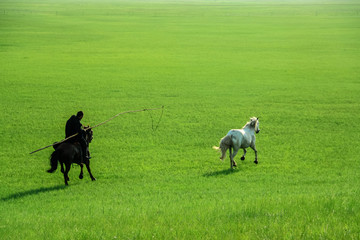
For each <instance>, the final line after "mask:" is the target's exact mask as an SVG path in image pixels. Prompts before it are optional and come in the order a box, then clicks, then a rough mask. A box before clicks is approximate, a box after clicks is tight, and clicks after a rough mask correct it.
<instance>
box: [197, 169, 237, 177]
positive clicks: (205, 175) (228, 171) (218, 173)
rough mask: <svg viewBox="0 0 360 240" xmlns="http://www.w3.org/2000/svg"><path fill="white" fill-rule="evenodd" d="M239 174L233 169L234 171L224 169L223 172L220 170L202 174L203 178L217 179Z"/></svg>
mask: <svg viewBox="0 0 360 240" xmlns="http://www.w3.org/2000/svg"><path fill="white" fill-rule="evenodd" d="M237 172H240V170H239V169H237V168H235V169H231V168H228V169H224V170H220V171H215V172H208V173H205V174H203V177H217V176H224V175H225V176H226V175H230V174H234V173H237Z"/></svg>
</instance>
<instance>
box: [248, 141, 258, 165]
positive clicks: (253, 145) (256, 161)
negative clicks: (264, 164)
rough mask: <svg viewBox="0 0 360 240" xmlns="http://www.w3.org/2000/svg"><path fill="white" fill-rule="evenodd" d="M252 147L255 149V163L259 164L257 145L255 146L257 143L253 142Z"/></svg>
mask: <svg viewBox="0 0 360 240" xmlns="http://www.w3.org/2000/svg"><path fill="white" fill-rule="evenodd" d="M250 147H251V148H252V149H253V150H254V152H255V161H254V163H255V164H258V160H257V150H256V146H255V144H252V145H251V146H250Z"/></svg>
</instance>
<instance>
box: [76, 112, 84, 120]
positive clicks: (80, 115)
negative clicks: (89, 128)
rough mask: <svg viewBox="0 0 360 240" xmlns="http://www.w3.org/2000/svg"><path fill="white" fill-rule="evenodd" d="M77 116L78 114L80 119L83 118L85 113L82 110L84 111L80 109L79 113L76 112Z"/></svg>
mask: <svg viewBox="0 0 360 240" xmlns="http://www.w3.org/2000/svg"><path fill="white" fill-rule="evenodd" d="M76 116H77V118H78V119H80V120H81V119H82V118H83V116H84V113H83V112H82V111H79V112H78V113H77V114H76Z"/></svg>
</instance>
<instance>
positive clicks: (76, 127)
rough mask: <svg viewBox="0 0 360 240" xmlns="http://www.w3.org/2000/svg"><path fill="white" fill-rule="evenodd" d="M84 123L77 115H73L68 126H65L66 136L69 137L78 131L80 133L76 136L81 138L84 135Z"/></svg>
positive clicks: (67, 123) (68, 121)
mask: <svg viewBox="0 0 360 240" xmlns="http://www.w3.org/2000/svg"><path fill="white" fill-rule="evenodd" d="M81 127H82V124H81V123H80V119H79V118H78V117H76V116H75V115H72V116H71V117H70V118H69V120H67V122H66V127H65V138H68V137H70V136H72V135H74V134H76V133H78V135H77V136H76V137H74V138H75V139H79V138H81V135H82V131H83V130H82V128H81Z"/></svg>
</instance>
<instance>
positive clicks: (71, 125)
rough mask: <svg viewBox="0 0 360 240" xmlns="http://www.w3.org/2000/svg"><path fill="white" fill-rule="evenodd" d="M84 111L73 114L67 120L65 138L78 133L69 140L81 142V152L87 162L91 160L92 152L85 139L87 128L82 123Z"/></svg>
mask: <svg viewBox="0 0 360 240" xmlns="http://www.w3.org/2000/svg"><path fill="white" fill-rule="evenodd" d="M83 116H84V113H83V112H82V111H79V112H78V113H77V114H76V116H75V115H72V116H71V117H70V118H69V120H67V122H66V127H65V138H68V137H70V136H72V135H74V134H76V133H77V134H78V135H76V136H75V137H72V138H70V139H69V140H67V142H70V143H76V142H79V143H80V145H81V153H82V160H83V162H85V161H86V160H89V159H90V158H91V157H90V153H89V149H88V147H87V143H86V140H85V130H84V129H83V125H82V124H81V122H80V121H81V119H82V118H83Z"/></svg>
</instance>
